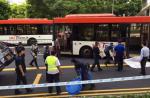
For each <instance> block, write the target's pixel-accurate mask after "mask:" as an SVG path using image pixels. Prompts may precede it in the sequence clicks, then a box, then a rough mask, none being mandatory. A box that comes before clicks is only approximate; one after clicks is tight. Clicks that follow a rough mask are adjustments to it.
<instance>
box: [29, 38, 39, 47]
mask: <svg viewBox="0 0 150 98" xmlns="http://www.w3.org/2000/svg"><path fill="white" fill-rule="evenodd" d="M35 43H37V40H36V39H35V38H29V39H28V41H27V45H29V46H31V45H32V44H35Z"/></svg>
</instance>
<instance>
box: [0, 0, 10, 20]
mask: <svg viewBox="0 0 150 98" xmlns="http://www.w3.org/2000/svg"><path fill="white" fill-rule="evenodd" d="M9 16H10V6H9V3H8V1H7V0H0V19H8V18H9Z"/></svg>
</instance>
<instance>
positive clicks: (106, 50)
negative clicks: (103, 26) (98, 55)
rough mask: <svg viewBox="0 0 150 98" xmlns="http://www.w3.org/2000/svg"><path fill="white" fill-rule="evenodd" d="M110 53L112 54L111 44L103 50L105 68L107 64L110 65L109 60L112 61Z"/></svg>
mask: <svg viewBox="0 0 150 98" xmlns="http://www.w3.org/2000/svg"><path fill="white" fill-rule="evenodd" d="M110 52H113V43H110V45H109V46H107V47H106V48H105V49H104V53H105V55H106V61H105V64H106V66H107V64H110V60H111V59H112V57H111V54H110Z"/></svg>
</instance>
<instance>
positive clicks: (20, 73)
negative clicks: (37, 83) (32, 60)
mask: <svg viewBox="0 0 150 98" xmlns="http://www.w3.org/2000/svg"><path fill="white" fill-rule="evenodd" d="M16 52H17V55H16V57H15V63H16V75H17V78H16V85H20V83H21V82H23V84H25V85H26V84H27V80H26V75H25V73H26V69H25V67H23V58H22V56H23V55H24V52H23V49H21V48H18V49H17V51H16ZM26 91H27V93H31V92H32V90H31V89H29V88H27V89H26ZM20 93H21V92H20V91H19V90H18V89H16V90H15V94H20Z"/></svg>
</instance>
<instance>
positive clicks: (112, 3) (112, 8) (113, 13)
mask: <svg viewBox="0 0 150 98" xmlns="http://www.w3.org/2000/svg"><path fill="white" fill-rule="evenodd" d="M111 12H112V14H114V0H113V3H112V10H111Z"/></svg>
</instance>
